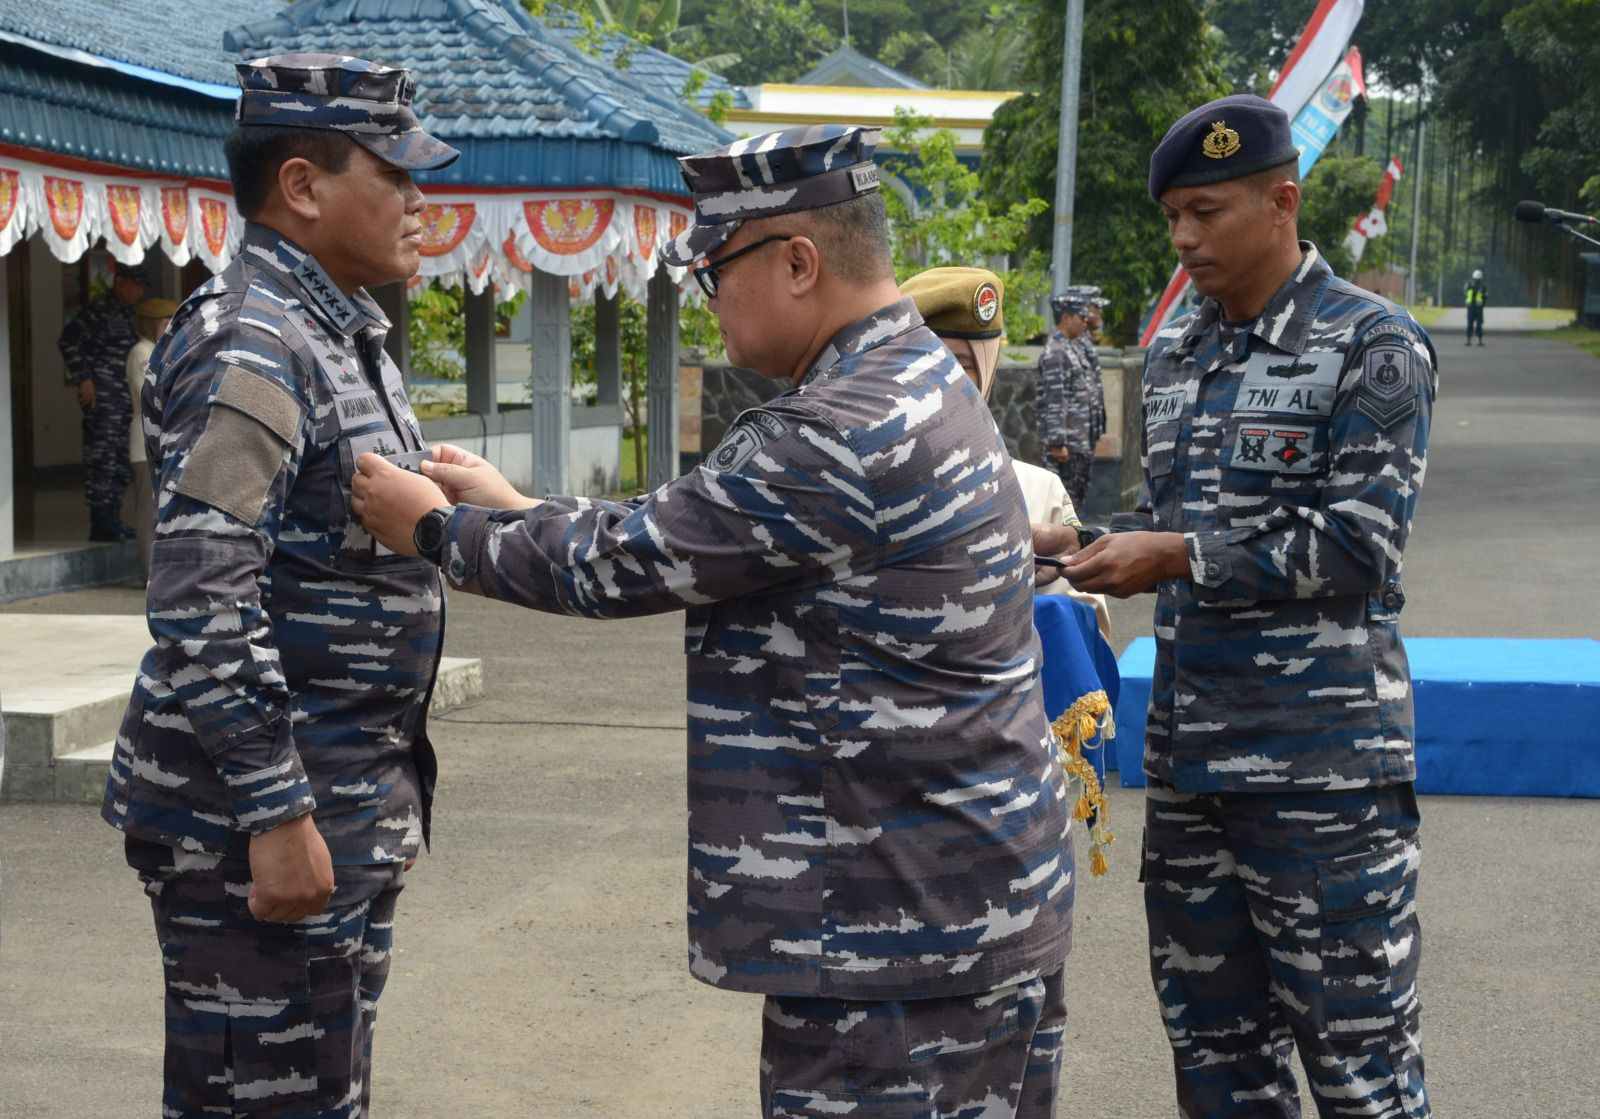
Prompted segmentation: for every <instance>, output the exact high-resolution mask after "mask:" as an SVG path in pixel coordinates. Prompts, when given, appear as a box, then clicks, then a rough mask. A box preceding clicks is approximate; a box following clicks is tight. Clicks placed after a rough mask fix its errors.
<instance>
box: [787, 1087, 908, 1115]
mask: <svg viewBox="0 0 1600 1119" xmlns="http://www.w3.org/2000/svg"><path fill="white" fill-rule="evenodd" d="M769 1114H770V1115H771V1119H837V1117H838V1116H840V1115H848V1116H849V1117H850V1119H935V1116H934V1110H933V1099H932V1097H930V1096H929V1095H928V1092H927V1089H925V1088H922V1087H920V1086H909V1085H908V1086H907V1087H905V1088H900V1089H893V1090H889V1091H882V1092H848V1091H840V1090H837V1089H832V1090H829V1089H812V1090H808V1089H803V1088H774V1089H773V1090H772V1101H771V1107H770V1108H769Z"/></svg>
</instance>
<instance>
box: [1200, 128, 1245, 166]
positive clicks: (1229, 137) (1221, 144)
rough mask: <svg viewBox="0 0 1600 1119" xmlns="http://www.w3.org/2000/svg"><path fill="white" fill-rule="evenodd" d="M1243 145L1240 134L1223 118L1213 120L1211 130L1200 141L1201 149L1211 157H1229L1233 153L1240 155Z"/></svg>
mask: <svg viewBox="0 0 1600 1119" xmlns="http://www.w3.org/2000/svg"><path fill="white" fill-rule="evenodd" d="M1242 147H1244V145H1243V144H1242V143H1241V142H1240V141H1239V134H1238V133H1237V132H1235V131H1234V130H1233V129H1231V128H1229V127H1228V123H1227V121H1221V120H1218V121H1212V122H1211V131H1210V132H1208V133H1206V138H1205V139H1204V140H1201V141H1200V150H1201V151H1202V152H1204V153H1205V155H1206V157H1207V158H1209V159H1227V158H1228V157H1229V156H1231V155H1238V154H1239V149H1240V148H1242Z"/></svg>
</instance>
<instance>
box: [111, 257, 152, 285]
mask: <svg viewBox="0 0 1600 1119" xmlns="http://www.w3.org/2000/svg"><path fill="white" fill-rule="evenodd" d="M111 271H112V274H113V275H115V276H116V277H117V279H119V280H134V281H137V282H138V283H141V284H148V283H149V282H150V266H149V265H148V264H144V263H140V264H124V263H122V261H120V260H119V261H117V262H116V263H115V264H113V265H112V266H111Z"/></svg>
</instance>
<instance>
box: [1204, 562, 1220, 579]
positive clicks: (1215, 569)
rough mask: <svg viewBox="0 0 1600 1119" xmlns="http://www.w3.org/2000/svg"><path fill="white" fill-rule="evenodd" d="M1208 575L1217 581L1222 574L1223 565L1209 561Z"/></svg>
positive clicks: (1207, 564) (1207, 563)
mask: <svg viewBox="0 0 1600 1119" xmlns="http://www.w3.org/2000/svg"><path fill="white" fill-rule="evenodd" d="M1206 574H1207V575H1209V576H1211V578H1213V579H1215V578H1216V577H1217V576H1218V575H1221V574H1222V565H1221V564H1219V563H1218V562H1217V561H1216V560H1207V561H1206Z"/></svg>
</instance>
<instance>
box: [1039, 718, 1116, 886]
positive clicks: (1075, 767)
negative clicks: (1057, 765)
mask: <svg viewBox="0 0 1600 1119" xmlns="http://www.w3.org/2000/svg"><path fill="white" fill-rule="evenodd" d="M1050 729H1051V731H1052V732H1054V734H1055V736H1056V741H1057V742H1059V743H1060V749H1061V767H1062V768H1063V769H1065V770H1066V771H1067V773H1068V774H1070V775H1071V776H1073V777H1075V778H1077V779H1078V781H1079V782H1080V783H1081V784H1082V785H1083V793H1082V794H1081V795H1080V796H1079V797H1078V800H1077V803H1076V804H1074V805H1073V808H1072V817H1073V819H1075V820H1083V821H1085V822H1087V821H1089V820H1093V821H1094V823H1093V824H1092V825H1091V826H1090V828H1089V873H1090V874H1092V875H1093V876H1094V877H1096V878H1099V877H1101V876H1103V875H1104V874H1105V873H1106V872H1107V870H1109V869H1110V866H1109V864H1108V863H1107V861H1106V852H1105V849H1106V848H1107V847H1109V846H1111V844H1112V843H1114V842H1115V841H1116V836H1115V835H1113V834H1112V832H1111V829H1110V828H1108V827H1106V820H1107V818H1108V814H1109V811H1110V808H1109V806H1108V805H1107V803H1106V794H1105V790H1104V789H1103V788H1101V787H1100V779H1099V778H1098V777H1097V776H1095V772H1094V766H1093V765H1092V764H1090V762H1089V759H1087V758H1085V757H1084V756H1083V751H1084V748H1085V747H1086V746H1087V745H1088V744H1089V743H1090V742H1092V741H1093V740H1094V737H1095V735H1097V734H1098V735H1100V736H1101V746H1100V748H1101V749H1104V748H1105V743H1106V742H1108V741H1110V740H1111V738H1113V737H1114V736H1115V735H1116V721H1115V720H1114V719H1113V718H1112V715H1111V701H1110V699H1108V698H1107V697H1106V693H1105V692H1103V691H1097V692H1090V693H1089V694H1087V695H1084V696H1079V697H1078V700H1077V702H1076V703H1074V704H1073V705H1072V706H1071V707H1069V708H1067V710H1066V711H1065V712H1064V713H1063V714H1062V715H1061V717H1060V718H1058V719H1057V720H1056V721H1055V722H1054V723H1052V724H1051V726H1050Z"/></svg>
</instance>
